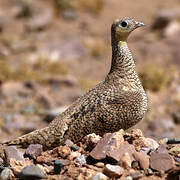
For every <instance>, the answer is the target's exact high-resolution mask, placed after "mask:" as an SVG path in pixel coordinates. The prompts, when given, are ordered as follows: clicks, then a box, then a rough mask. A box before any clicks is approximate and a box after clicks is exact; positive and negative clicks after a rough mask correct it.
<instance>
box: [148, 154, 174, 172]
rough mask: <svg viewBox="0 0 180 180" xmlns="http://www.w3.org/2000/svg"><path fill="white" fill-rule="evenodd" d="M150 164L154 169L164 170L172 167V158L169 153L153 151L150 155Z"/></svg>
mask: <svg viewBox="0 0 180 180" xmlns="http://www.w3.org/2000/svg"><path fill="white" fill-rule="evenodd" d="M150 166H151V168H152V169H154V170H157V171H165V172H166V171H168V170H170V169H173V168H174V160H173V158H172V157H171V156H170V155H169V154H166V153H157V152H153V153H151V156H150Z"/></svg>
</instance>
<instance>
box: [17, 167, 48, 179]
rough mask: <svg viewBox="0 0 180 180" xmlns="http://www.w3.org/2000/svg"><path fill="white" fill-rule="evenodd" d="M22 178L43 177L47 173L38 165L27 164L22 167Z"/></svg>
mask: <svg viewBox="0 0 180 180" xmlns="http://www.w3.org/2000/svg"><path fill="white" fill-rule="evenodd" d="M19 177H20V178H23V179H28V178H29V179H30V178H31V179H33V178H34V179H41V178H45V177H46V174H45V173H44V172H43V170H42V169H41V168H40V167H38V166H26V167H25V168H23V169H22V171H21V172H20V175H19Z"/></svg>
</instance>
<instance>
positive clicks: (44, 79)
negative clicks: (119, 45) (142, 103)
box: [0, 0, 180, 179]
mask: <svg viewBox="0 0 180 180" xmlns="http://www.w3.org/2000/svg"><path fill="white" fill-rule="evenodd" d="M124 16H128V17H133V18H135V19H137V20H139V21H142V22H144V23H145V24H147V26H146V27H145V28H140V29H138V30H137V31H135V32H133V34H132V35H131V36H130V38H129V47H130V49H131V50H132V53H133V56H134V59H135V61H136V65H137V71H138V73H139V76H140V78H141V81H142V83H143V86H144V87H145V89H146V92H147V95H148V107H149V108H148V112H147V114H146V117H145V119H144V120H143V121H142V122H140V123H138V124H137V125H136V126H135V127H134V128H138V129H141V130H142V132H143V134H144V136H145V137H146V138H152V139H154V140H155V141H157V142H159V140H161V139H163V138H168V139H169V140H170V142H172V141H171V140H172V139H174V138H176V139H175V140H177V141H175V144H176V143H178V139H177V138H178V137H180V78H179V77H180V70H179V69H180V68H179V67H180V51H179V47H180V36H179V35H180V2H179V0H174V1H172V2H170V1H168V0H158V1H154V2H153V3H151V4H148V6H147V2H146V1H145V0H139V1H138V3H137V2H136V1H133V2H132V1H131V0H126V1H122V0H119V1H117V0H111V1H106V0H93V1H92V0H69V1H66V0H51V1H50V0H36V1H32V0H28V1H25V0H13V1H12V0H6V1H4V0H0V142H2V141H7V140H9V139H13V138H14V137H17V136H20V135H22V134H25V133H28V132H30V131H33V130H35V129H37V128H41V127H45V126H46V125H47V124H48V123H49V122H50V121H52V119H53V118H54V117H55V116H56V115H57V114H59V113H61V112H62V111H64V110H65V109H66V108H67V107H68V105H69V104H71V103H72V102H73V101H75V100H76V99H77V98H78V97H79V96H80V95H82V94H83V93H84V92H85V91H86V90H87V89H89V88H91V87H93V86H94V85H96V84H97V83H98V82H100V81H102V80H103V79H104V77H105V75H106V74H107V73H108V71H109V68H110V63H111V46H110V26H111V23H112V21H113V20H114V19H115V18H121V17H124ZM113 136H114V135H113ZM132 136H133V135H132ZM132 136H131V135H129V136H128V135H127V137H126V136H125V135H123V138H124V141H127V142H128V143H129V144H133V142H134V140H135V139H136V140H137V139H143V138H140V136H138V137H136V138H135V139H132ZM95 137H97V136H95ZM108 138H110V137H108ZM128 138H129V139H131V140H132V141H130V140H129V139H128ZM99 139H100V137H99ZM99 139H98V140H99ZM108 141H110V140H107V141H106V142H105V144H106V143H107V142H108ZM118 141H119V140H118ZM153 142H154V141H153ZM167 142H168V144H167V145H166V143H167ZM167 142H163V143H162V142H161V143H160V144H165V145H164V146H163V153H165V154H166V155H162V156H161V155H160V156H159V155H157V156H158V157H157V158H160V159H161V161H162V159H163V158H164V159H166V160H167V164H168V163H169V164H170V165H169V167H170V168H169V169H168V170H166V169H165V170H164V169H161V168H160V169H156V168H157V167H156V168H154V166H153V165H152V162H153V161H151V160H152V158H153V155H152V154H153V153H152V152H153V151H154V152H155V153H156V154H157V153H158V152H159V151H160V150H157V146H156V147H153V148H152V147H151V146H149V145H146V146H145V145H140V147H139V148H140V149H137V147H136V145H135V144H133V147H134V148H135V150H136V151H137V152H142V150H141V149H142V148H145V149H146V147H147V148H150V149H152V150H150V151H149V152H147V151H148V150H147V151H145V152H144V153H146V155H147V156H144V158H146V160H147V159H148V158H150V161H149V162H150V164H149V165H148V167H147V168H146V169H149V168H150V170H152V175H150V176H147V175H148V172H147V170H146V169H144V168H143V167H142V166H141V163H140V160H139V159H136V158H135V157H134V155H132V154H134V151H133V152H131V154H129V155H127V154H126V155H125V158H129V157H126V156H130V157H131V158H129V159H131V161H130V160H129V166H127V167H126V166H124V164H122V163H120V162H119V160H118V161H117V160H116V161H115V162H114V161H111V160H112V159H113V158H112V157H110V158H109V155H107V154H108V152H107V154H106V153H105V155H99V156H100V157H102V156H103V157H104V158H102V159H96V158H95V157H93V156H92V158H95V161H92V159H90V161H88V160H89V158H88V160H87V157H91V155H92V149H88V147H85V145H86V143H85V142H81V144H78V147H79V150H77V151H75V149H73V148H72V147H69V148H67V147H66V146H64V147H59V148H57V149H55V150H53V151H52V152H42V155H40V154H41V153H40V152H41V151H42V149H41V147H40V146H39V145H36V146H35V149H38V152H39V154H38V157H31V156H30V160H28V159H25V160H22V159H20V160H22V161H23V163H24V164H23V163H21V162H20V164H18V163H19V162H16V161H18V160H19V159H17V158H15V160H14V161H12V162H14V163H15V164H16V165H17V166H18V165H19V166H20V167H18V168H19V171H18V173H16V172H15V171H16V170H13V169H11V168H10V169H11V170H12V174H11V175H12V176H13V174H14V176H16V177H17V175H19V172H20V171H21V169H22V167H24V166H25V165H32V164H33V163H35V164H40V165H42V167H43V168H42V167H41V166H40V167H41V168H42V169H43V171H44V173H46V174H47V176H48V177H49V178H53V176H54V175H53V174H55V172H56V170H54V163H55V162H56V163H57V167H59V166H60V167H61V166H63V168H62V170H61V173H60V174H61V175H62V176H64V177H72V178H74V177H75V176H76V175H77V174H80V175H79V176H80V177H79V178H84V177H85V175H84V174H87V176H88V174H91V175H94V173H95V174H96V173H97V172H102V173H104V174H105V175H106V176H107V177H108V174H107V169H108V168H109V167H110V169H112V168H115V169H116V168H117V169H119V171H120V172H121V175H119V177H121V178H122V179H123V178H125V177H127V176H132V177H133V175H131V174H133V173H136V172H138V173H140V175H139V176H141V175H142V176H143V178H149V179H150V178H156V179H157V178H159V179H161V178H167V177H166V176H168V178H171V175H173V176H174V177H177V176H176V174H178V173H176V172H177V170H178V165H177V164H178V162H179V160H178V158H179V146H178V145H175V144H173V145H172V144H171V143H170V144H169V141H168V140H167ZM96 143H97V142H96ZM120 144H121V143H120ZM120 144H118V147H119V145H120ZM123 144H124V143H123ZM156 145H157V144H156ZM67 146H68V145H67ZM73 146H74V145H73ZM87 146H88V145H87ZM94 146H95V144H94V145H93V147H94ZM127 146H129V145H127ZM161 146H162V145H160V147H159V148H161ZM174 146H175V149H176V150H175V152H176V153H175V154H174V150H173V153H172V151H171V149H172V148H174ZM131 147H132V146H131ZM31 148H32V147H31ZM63 148H64V149H65V151H67V152H68V153H69V154H68V155H67V157H62V153H61V151H64V149H63ZM108 148H111V147H108ZM155 149H156V150H155ZM164 149H166V150H164ZM120 150H121V148H120ZM161 150H162V148H161ZM6 151H13V152H14V153H16V150H14V149H11V148H10V150H8V149H7V150H5V152H6ZM118 151H119V150H118ZM95 152H97V151H95ZM160 152H161V151H160ZM51 153H52V154H51ZM128 153H129V152H128ZM168 153H169V155H168ZM2 154H3V152H2ZM5 154H7V153H5ZM71 154H74V155H71ZM135 154H139V153H135ZM70 155H71V156H75V157H73V158H72V157H71V158H70ZM81 155H82V159H83V158H84V161H85V164H83V165H79V164H78V163H76V161H75V159H76V158H79V157H81ZM83 155H84V156H83ZM46 156H48V159H50V160H49V161H50V162H49V163H48V162H44V161H43V157H46ZM135 156H136V155H135ZM137 156H138V155H137ZM140 156H141V155H140ZM155 156H156V155H155ZM10 157H11V156H10ZM28 157H29V156H27V157H26V158H28ZM2 158H3V160H1V161H2V164H3V165H4V166H7V167H13V164H9V162H7V159H6V158H5V159H4V156H2ZM21 158H23V157H22V156H21ZM38 158H39V159H41V158H42V161H41V162H39V161H38ZM138 158H139V157H138ZM62 159H64V160H62ZM173 159H174V160H173ZM55 160H61V161H60V162H59V161H55ZM67 160H68V161H67ZM26 161H27V162H26ZM96 161H97V162H96ZM134 161H135V163H132V162H134ZM136 161H137V162H138V163H137V162H136ZM130 162H131V163H130ZM56 163H55V164H56ZM59 163H60V165H59ZM97 163H100V165H99V166H101V167H98V165H97V166H96V164H97ZM102 163H103V164H102ZM119 163H120V164H119ZM62 164H63V165H62ZM108 164H110V165H108ZM130 164H131V166H130ZM134 164H136V166H135V165H134ZM163 164H166V163H162V164H161V165H163ZM111 165H112V166H113V167H112V166H111ZM161 165H156V166H158V167H159V166H161ZM46 166H49V167H47V169H46V170H45V169H44V168H45V167H46ZM55 166H56V165H55ZM114 166H115V167H114ZM116 166H117V167H116ZM167 167H168V165H167ZM16 169H17V168H16ZM55 169H56V168H55ZM73 169H75V171H73ZM170 169H171V170H170ZM1 170H3V171H4V167H3V166H2V168H1ZM141 170H143V171H142V172H141ZM150 170H148V171H150ZM3 171H2V172H3ZM6 171H7V172H6ZM57 171H58V170H57ZM131 171H132V172H131ZM9 172H10V171H9V169H6V170H5V173H9ZM163 172H165V173H163ZM56 173H57V172H56ZM173 173H174V174H173ZM50 174H52V175H50ZM57 174H58V173H57ZM110 174H111V173H110ZM150 174H151V172H150ZM1 175H2V173H1ZM61 175H59V176H61ZM97 176H98V177H97ZM97 176H95V178H100V177H101V176H103V175H102V174H100V175H97ZM173 176H172V177H173ZM54 177H55V178H57V175H56V176H54ZM119 177H118V178H119ZM132 177H129V178H130V179H131V178H132ZM105 178H106V177H105ZM136 178H141V177H134V179H136ZM141 179H142V178H141Z"/></svg>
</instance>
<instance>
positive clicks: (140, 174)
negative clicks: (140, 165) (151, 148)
mask: <svg viewBox="0 0 180 180" xmlns="http://www.w3.org/2000/svg"><path fill="white" fill-rule="evenodd" d="M143 174H144V172H143V171H138V172H136V173H133V174H131V177H132V178H133V180H136V179H140V178H141V177H142V176H143Z"/></svg>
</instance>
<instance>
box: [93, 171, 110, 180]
mask: <svg viewBox="0 0 180 180" xmlns="http://www.w3.org/2000/svg"><path fill="white" fill-rule="evenodd" d="M92 180H108V177H107V176H106V175H104V174H103V173H101V172H98V173H97V174H95V175H94V176H93V177H92Z"/></svg>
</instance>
